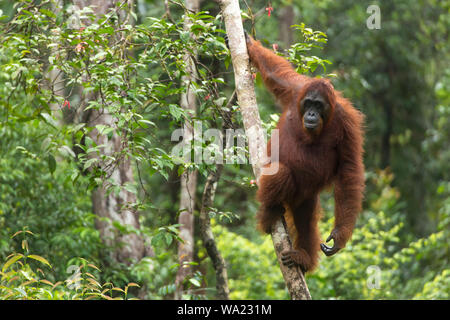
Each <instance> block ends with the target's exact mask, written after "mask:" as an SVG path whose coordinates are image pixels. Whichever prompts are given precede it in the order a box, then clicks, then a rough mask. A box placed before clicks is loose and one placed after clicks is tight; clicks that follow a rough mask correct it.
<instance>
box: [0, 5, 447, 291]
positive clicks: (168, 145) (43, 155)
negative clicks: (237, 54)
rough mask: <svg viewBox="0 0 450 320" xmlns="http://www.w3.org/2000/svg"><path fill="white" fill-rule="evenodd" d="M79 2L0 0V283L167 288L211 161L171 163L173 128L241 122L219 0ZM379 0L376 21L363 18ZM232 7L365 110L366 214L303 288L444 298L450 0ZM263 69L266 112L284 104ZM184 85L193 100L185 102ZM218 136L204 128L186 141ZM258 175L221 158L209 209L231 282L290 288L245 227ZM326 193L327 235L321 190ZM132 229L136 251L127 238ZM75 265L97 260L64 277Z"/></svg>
mask: <svg viewBox="0 0 450 320" xmlns="http://www.w3.org/2000/svg"><path fill="white" fill-rule="evenodd" d="M88 2H89V3H88ZM91 2H92V4H94V2H95V1H87V2H86V1H73V2H72V1H16V2H0V43H1V44H2V45H1V47H0V266H2V267H1V273H0V283H1V286H3V287H0V298H53V299H69V298H86V297H88V296H90V297H93V298H97V297H100V298H102V297H103V298H105V297H106V298H108V297H113V296H118V297H122V298H130V297H139V298H147V299H171V298H174V294H175V278H176V274H177V272H178V270H179V268H180V260H179V257H178V255H177V253H178V245H179V244H180V241H182V240H181V238H180V233H179V231H180V225H179V224H178V222H179V216H180V213H181V212H182V211H183V209H186V208H183V205H181V206H180V197H182V196H186V191H183V190H182V188H181V181H182V180H183V178H182V177H183V176H187V175H191V174H192V173H193V172H198V177H197V183H196V187H195V194H194V195H191V196H190V198H191V200H192V199H195V205H194V212H193V213H194V225H195V226H197V225H198V220H199V210H200V209H201V206H202V203H201V199H202V193H203V189H204V186H205V182H206V178H207V176H208V173H209V172H211V171H214V170H216V165H215V164H208V163H205V162H203V163H196V162H194V161H180V157H176V156H174V155H173V154H172V153H171V151H172V148H173V147H175V146H176V145H177V144H178V143H179V142H180V139H179V137H178V136H176V137H174V138H173V139H172V135H173V132H174V131H175V130H176V129H179V128H183V126H185V127H186V126H192V127H194V122H195V123H197V124H201V128H200V130H201V131H202V132H205V131H207V130H208V129H210V128H217V129H222V128H223V127H226V128H230V127H232V128H242V127H243V126H242V123H241V118H240V114H239V110H238V106H236V105H235V102H233V101H231V103H228V102H229V100H230V99H231V97H232V93H233V89H234V84H233V74H232V68H231V66H230V65H229V64H230V60H229V56H228V51H227V49H226V46H225V43H224V38H223V37H224V31H223V29H224V26H223V22H222V20H221V16H220V12H219V9H218V6H217V4H216V3H215V2H213V1H200V9H199V10H200V11H199V13H195V12H193V11H189V10H187V9H186V7H185V3H184V2H183V1H150V0H136V1H110V2H109V1H108V2H104V3H108V4H109V6H108V8H105V10H101V11H99V10H100V9H99V7H92V8H89V7H88V6H87V5H88V4H91ZM102 3H103V2H102ZM74 4H76V5H78V6H77V7H75V6H74ZM374 4H375V5H378V6H379V8H380V13H381V16H380V18H381V19H380V29H373V30H371V29H369V28H367V25H366V20H367V19H368V17H369V16H370V14H371V13H368V12H367V8H368V7H369V6H370V5H374ZM269 8H272V9H271V10H267V9H269ZM241 9H242V15H243V18H244V26H245V28H246V29H247V30H248V31H249V32H253V33H255V35H256V38H257V39H260V40H261V41H262V42H263V44H264V45H265V46H267V47H272V48H274V49H276V50H277V51H278V52H280V53H281V54H285V55H286V56H289V57H290V58H291V61H293V62H295V63H296V65H297V66H298V67H299V69H300V70H302V71H303V72H305V73H307V74H308V75H311V76H330V77H331V78H332V81H333V84H334V85H335V87H336V88H337V89H339V90H341V91H342V92H343V93H344V95H345V96H346V97H348V98H349V99H351V100H352V101H353V103H354V105H355V106H356V107H357V108H358V109H360V110H362V111H363V113H364V114H365V115H366V143H365V150H366V152H365V154H366V155H365V164H366V169H367V181H366V182H367V191H366V197H365V202H364V212H363V213H362V215H361V217H360V219H359V221H358V224H357V228H356V229H355V232H354V235H353V240H352V242H351V243H349V245H348V246H347V248H346V249H345V250H343V251H342V252H341V253H339V254H338V255H336V256H334V257H332V258H326V257H323V258H322V259H321V264H320V267H319V268H318V270H317V271H316V272H315V273H313V274H311V275H308V276H307V282H308V285H309V289H310V292H311V295H312V297H313V299H411V298H418V299H448V298H449V293H450V269H449V267H448V264H449V258H450V250H449V243H448V239H449V236H450V234H449V233H450V225H449V224H450V174H449V172H450V165H449V164H450V141H449V138H450V120H449V119H450V63H449V62H450V50H449V48H450V43H449V34H448V33H449V30H450V2H449V1H437V0H424V1H415V2H411V1H406V0H400V1H382V2H381V1H359V2H354V1H347V0H344V1H324V0H321V1H319V0H312V1H299V0H291V1H290V0H284V1H270V2H269V1H259V0H254V1H241ZM269 12H270V16H269V14H268V13H269ZM103 13H106V15H103ZM187 19H189V21H190V23H191V25H190V26H189V27H188V28H186V25H187V24H186V21H187ZM302 23H304V24H305V26H301V24H302ZM293 24H295V25H298V27H297V28H291V27H290V26H291V25H293ZM309 28H311V29H309ZM313 30H320V31H322V32H323V34H322V33H318V32H316V33H314V32H313ZM325 35H326V37H325ZM325 39H326V40H325ZM291 45H293V47H292V49H291V50H289V51H288V49H289V47H290V46H291ZM320 47H321V48H322V49H321V48H320ZM186 55H190V57H191V59H193V61H194V64H195V72H194V74H195V75H194V76H193V77H192V76H191V75H192V68H191V66H190V63H189V59H186ZM189 77H190V78H189ZM187 78H188V79H191V80H190V82H191V83H190V85H186V79H187ZM183 79H184V80H183ZM255 83H256V89H257V98H258V105H259V107H260V113H261V117H262V119H263V121H264V122H265V126H266V127H267V128H272V127H273V125H274V123H276V120H277V114H278V113H279V109H277V107H276V103H275V101H274V99H273V97H271V96H270V94H269V93H268V92H267V91H266V90H265V88H264V87H263V84H262V81H261V79H260V77H259V76H256V80H255ZM61 88H63V89H61ZM188 88H191V89H192V93H193V94H194V96H195V102H196V104H197V106H196V113H195V115H194V113H191V112H189V111H187V108H186V107H183V106H182V105H181V104H180V98H181V97H182V96H183V95H185V94H186V93H187V91H189V90H188ZM106 118H107V119H106ZM102 119H103V120H105V119H106V120H105V121H103V120H102ZM100 120H101V121H100ZM210 147H211V145H210V143H209V141H203V142H200V143H198V141H197V143H194V144H193V146H192V149H193V151H192V152H193V153H194V151H197V152H198V151H208V152H209V153H211V150H210V149H208V148H210ZM209 153H208V154H209ZM251 179H252V172H251V168H250V166H249V165H224V168H223V171H222V174H221V178H220V180H219V182H218V185H217V189H216V194H215V199H214V204H213V206H212V207H211V208H209V209H208V210H209V216H210V217H211V219H212V226H213V232H214V236H215V238H216V241H217V245H218V249H219V251H220V252H221V253H222V255H223V256H224V258H225V261H226V263H227V268H228V280H229V289H230V298H232V299H286V298H288V294H287V291H286V289H285V285H284V282H283V279H282V276H281V273H280V271H279V268H278V266H277V264H276V258H275V255H274V252H273V247H272V244H271V241H270V238H268V237H266V236H262V235H261V234H259V233H258V232H257V231H256V229H255V221H254V215H255V213H256V210H257V207H258V205H257V203H256V201H255V199H254V194H255V187H254V186H253V185H252V184H251V183H250V181H251ZM99 190H101V193H102V195H101V196H100V195H99ZM100 199H103V200H102V201H103V202H104V204H105V206H106V207H108V208H110V209H108V210H106V211H107V215H101V214H99V212H98V211H97V210H96V206H95V201H96V200H97V201H98V200H100ZM322 201H323V209H324V210H323V211H324V218H323V221H322V224H321V228H322V230H323V232H322V234H323V235H324V234H325V233H326V230H329V229H330V227H331V224H332V219H333V201H332V194H331V193H328V194H324V195H323V197H322ZM105 206H103V207H105ZM127 215H128V218H126V217H127ZM102 226H107V228H108V232H107V233H108V234H109V238H108V237H107V238H105V236H104V235H105V232H104V229H102ZM18 231H21V232H20V233H18V234H16V232H18ZM13 235H15V236H14V237H12V236H13ZM192 236H193V239H194V247H193V249H194V251H193V254H192V258H191V259H190V260H192V261H188V262H187V264H188V265H189V268H190V271H191V272H189V273H188V274H187V275H185V279H184V281H182V282H183V285H182V290H181V291H182V292H181V297H182V298H188V299H189V298H192V299H194V298H215V297H216V289H215V288H216V287H215V273H214V269H213V267H212V264H211V260H210V259H209V257H208V255H207V253H206V250H205V248H204V247H203V244H202V242H201V237H200V231H199V228H197V227H196V228H194V229H193V234H192ZM181 243H182V242H181ZM136 244H138V245H137V247H139V248H140V249H138V251H139V252H140V253H139V254H128V253H130V251H127V250H130V248H132V247H133V246H134V245H136ZM114 252H115V253H117V254H112V253H114ZM121 252H122V253H124V252H125V253H126V254H121ZM180 259H181V258H180ZM182 262H183V261H182ZM47 263H49V264H50V265H51V267H50V266H49V265H48V264H47ZM72 266H84V268H85V269H82V270H87V269H89V272H88V274H90V275H92V277H90V276H89V275H86V273H81V274H82V279H84V280H83V281H84V282H83V281H81V282H80V284H81V285H80V286H78V287H77V286H73V285H71V283H70V281H69V282H64V280H66V279H69V278H71V277H72V279H73V275H74V273H73V268H72ZM94 267H95V268H94ZM96 268H97V269H96ZM77 270H78V269H77ZM262 275H264V276H262ZM89 278H90V279H92V280H93V281H94V280H95V281H96V282H97V284H98V285H97V284H93V283H92V282H90V281H89V280H88V279H89ZM45 281H48V282H49V283H50V284H48V283H46V282H45ZM58 282H60V283H58ZM110 283H111V285H110ZM55 284H56V285H55ZM72 284H73V283H72ZM130 284H131V285H130ZM134 284H138V285H139V287H137V286H135V285H134ZM113 286H114V288H115V289H116V290H112V289H111V288H112V287H113ZM108 288H109V291H105V292H104V293H102V292H103V291H104V290H105V289H108ZM120 288H121V289H120ZM18 289H20V290H18ZM119 289H120V290H122V291H120V290H119ZM125 290H126V293H125ZM81 292H83V294H84V295H82V294H80V293H81ZM86 294H87V295H86Z"/></svg>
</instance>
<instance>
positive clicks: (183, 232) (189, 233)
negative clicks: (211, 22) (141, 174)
mask: <svg viewBox="0 0 450 320" xmlns="http://www.w3.org/2000/svg"><path fill="white" fill-rule="evenodd" d="M199 5H200V3H199V0H186V9H187V11H189V12H190V13H194V12H198V10H199ZM167 10H168V9H167ZM191 26H192V22H191V21H190V19H186V21H185V25H184V29H185V30H186V31H188V30H190V28H191ZM191 36H193V35H191ZM195 54H196V53H195V52H194V55H195ZM194 58H195V57H192V56H191V54H190V53H189V52H186V54H185V55H184V57H183V59H184V62H185V64H186V75H184V76H183V77H182V78H181V82H182V86H184V87H186V92H185V93H183V94H181V99H180V106H181V107H182V108H183V109H185V110H189V111H190V113H191V116H195V114H196V109H197V104H196V100H195V99H196V97H195V92H194V88H193V86H192V82H193V81H195V79H196V71H195V70H196V69H195V64H194ZM183 129H184V132H183V137H184V138H183V139H185V140H184V141H185V143H186V144H187V145H190V143H191V141H192V140H193V139H194V129H193V126H192V124H191V123H190V121H189V120H186V121H185V124H184V128H183ZM196 187H197V171H196V170H195V171H186V172H184V173H183V174H182V175H181V189H180V210H181V212H180V216H179V218H178V223H179V224H180V238H181V239H182V240H183V241H182V242H180V243H179V244H178V262H179V264H180V268H179V269H178V272H177V275H176V278H175V285H176V290H175V296H174V298H175V299H176V300H179V299H182V296H183V290H184V280H185V279H186V278H187V277H189V276H190V275H191V274H192V266H191V265H190V264H189V263H190V262H192V261H193V260H194V206H195V189H196Z"/></svg>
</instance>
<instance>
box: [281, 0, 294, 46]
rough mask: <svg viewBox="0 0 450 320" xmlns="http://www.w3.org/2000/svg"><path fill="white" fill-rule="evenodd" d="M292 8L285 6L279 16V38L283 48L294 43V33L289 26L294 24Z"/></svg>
mask: <svg viewBox="0 0 450 320" xmlns="http://www.w3.org/2000/svg"><path fill="white" fill-rule="evenodd" d="M294 18H295V14H294V7H293V6H292V5H288V6H285V7H284V8H282V9H281V16H280V21H279V23H280V36H281V41H282V43H283V45H284V46H285V48H286V49H287V48H289V47H290V46H291V44H292V43H293V42H294V33H293V32H292V28H291V26H292V25H293V24H294Z"/></svg>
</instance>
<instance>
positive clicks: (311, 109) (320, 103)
mask: <svg viewBox="0 0 450 320" xmlns="http://www.w3.org/2000/svg"><path fill="white" fill-rule="evenodd" d="M330 111H331V106H330V104H329V103H328V101H327V100H326V99H325V98H324V97H323V95H322V94H321V93H320V91H319V90H313V91H309V92H308V93H307V94H306V95H305V97H304V98H303V99H302V101H300V115H301V119H302V125H303V128H304V129H305V131H307V132H308V133H312V134H315V135H318V134H320V132H321V131H322V129H323V126H324V124H326V123H327V121H328V118H329V116H330Z"/></svg>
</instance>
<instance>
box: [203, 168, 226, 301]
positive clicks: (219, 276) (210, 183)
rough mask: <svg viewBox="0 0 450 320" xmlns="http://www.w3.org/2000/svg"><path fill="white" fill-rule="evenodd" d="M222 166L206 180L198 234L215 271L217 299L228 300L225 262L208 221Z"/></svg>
mask: <svg viewBox="0 0 450 320" xmlns="http://www.w3.org/2000/svg"><path fill="white" fill-rule="evenodd" d="M222 169H223V165H222V164H218V165H217V170H216V171H213V172H211V173H210V174H209V175H208V178H207V180H206V184H205V189H204V191H203V196H202V208H201V210H200V233H201V235H202V239H203V245H204V246H205V248H206V251H207V252H208V256H209V257H210V258H211V261H212V263H213V266H214V270H216V288H217V298H218V299H221V300H228V299H229V294H230V290H229V288H228V273H227V268H226V263H225V260H224V259H223V257H222V255H221V254H220V252H219V249H218V248H217V245H216V242H215V240H214V234H213V232H212V229H211V221H210V219H209V215H208V213H209V208H210V207H211V206H212V204H213V200H214V195H215V192H216V188H217V182H218V181H219V178H220V175H221V173H222Z"/></svg>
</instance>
